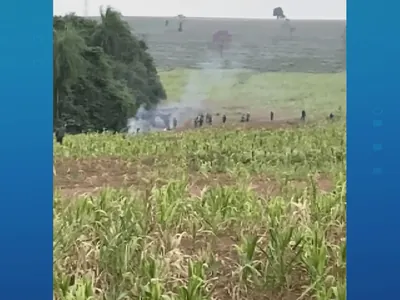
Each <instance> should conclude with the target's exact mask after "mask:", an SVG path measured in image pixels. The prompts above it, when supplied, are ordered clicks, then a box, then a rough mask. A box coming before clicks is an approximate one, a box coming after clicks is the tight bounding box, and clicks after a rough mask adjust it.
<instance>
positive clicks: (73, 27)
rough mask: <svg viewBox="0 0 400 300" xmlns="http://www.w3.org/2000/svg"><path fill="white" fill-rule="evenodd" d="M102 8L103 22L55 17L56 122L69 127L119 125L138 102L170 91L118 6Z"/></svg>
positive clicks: (148, 103)
mask: <svg viewBox="0 0 400 300" xmlns="http://www.w3.org/2000/svg"><path fill="white" fill-rule="evenodd" d="M100 13H101V20H100V23H98V22H96V21H94V20H89V19H86V18H82V17H78V16H76V15H73V14H71V15H66V16H63V17H59V16H55V17H54V18H53V35H54V36H53V48H54V56H53V60H54V63H53V67H54V75H53V76H54V80H53V82H54V85H53V94H54V116H53V120H54V122H53V123H54V126H58V125H59V124H64V123H67V125H68V126H67V131H68V132H71V131H72V129H71V128H74V129H73V131H76V132H85V131H89V130H95V131H99V130H103V128H106V129H107V130H113V131H119V130H121V129H122V128H123V127H125V126H126V120H127V119H128V118H129V117H132V116H134V115H135V114H136V110H137V109H138V108H139V107H140V106H142V105H144V106H146V107H152V106H154V105H157V103H159V101H161V100H163V99H166V97H167V95H166V93H165V90H164V88H163V86H162V84H161V82H160V80H159V77H158V74H157V70H156V68H155V66H154V62H153V59H152V57H151V56H150V55H149V53H148V52H147V45H146V43H145V41H143V40H140V39H138V38H137V37H136V36H134V35H133V34H132V32H131V29H130V27H129V25H128V24H127V23H126V22H125V21H124V20H123V19H122V16H121V14H120V13H118V12H117V11H115V10H113V9H111V8H110V7H108V8H107V9H106V10H101V12H100Z"/></svg>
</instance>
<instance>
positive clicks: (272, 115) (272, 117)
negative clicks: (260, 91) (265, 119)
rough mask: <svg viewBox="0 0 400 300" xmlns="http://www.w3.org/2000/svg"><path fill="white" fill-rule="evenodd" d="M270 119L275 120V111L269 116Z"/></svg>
mask: <svg viewBox="0 0 400 300" xmlns="http://www.w3.org/2000/svg"><path fill="white" fill-rule="evenodd" d="M269 119H270V120H271V121H273V120H274V112H273V111H271V112H270V114H269Z"/></svg>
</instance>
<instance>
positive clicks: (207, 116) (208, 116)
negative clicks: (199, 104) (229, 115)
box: [206, 113, 212, 125]
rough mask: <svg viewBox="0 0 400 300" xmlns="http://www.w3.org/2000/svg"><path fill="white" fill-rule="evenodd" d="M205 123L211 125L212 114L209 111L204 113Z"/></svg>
mask: <svg viewBox="0 0 400 300" xmlns="http://www.w3.org/2000/svg"><path fill="white" fill-rule="evenodd" d="M206 123H207V124H209V125H212V116H211V114H209V113H207V114H206Z"/></svg>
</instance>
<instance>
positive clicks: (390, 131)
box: [347, 0, 400, 300]
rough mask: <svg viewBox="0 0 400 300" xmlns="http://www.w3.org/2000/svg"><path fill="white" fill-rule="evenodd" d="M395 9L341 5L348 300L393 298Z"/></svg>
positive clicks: (397, 108) (397, 199) (396, 262)
mask: <svg viewBox="0 0 400 300" xmlns="http://www.w3.org/2000/svg"><path fill="white" fill-rule="evenodd" d="M399 6H400V3H399V2H398V1H394V0H389V1H385V2H382V3H378V2H376V1H371V0H369V1H364V0H353V1H348V4H347V12H348V22H347V113H348V115H347V116H348V119H347V164H348V168H347V172H348V173H347V183H348V185H347V187H348V188H347V190H348V194H347V195H348V206H347V208H348V211H347V214H348V224H347V225H348V229H347V241H348V248H347V249H348V255H347V259H348V261H347V263H348V269H347V288H348V292H347V297H348V299H349V300H352V299H363V300H366V299H371V300H372V299H397V298H399V296H398V278H399V276H398V270H399V269H400V256H399V253H400V234H399V229H400V217H399V212H400V195H399V193H398V192H397V190H398V187H400V183H399V178H400V174H399V173H400V172H399V167H400V147H399V145H400V130H399V129H400V128H399V123H398V116H399V115H400V94H399V88H400V75H399V68H400V58H399V55H400V41H399V38H398V36H399V30H400V23H399V21H398V20H397V18H395V17H394V15H392V12H395V11H397V9H396V7H399Z"/></svg>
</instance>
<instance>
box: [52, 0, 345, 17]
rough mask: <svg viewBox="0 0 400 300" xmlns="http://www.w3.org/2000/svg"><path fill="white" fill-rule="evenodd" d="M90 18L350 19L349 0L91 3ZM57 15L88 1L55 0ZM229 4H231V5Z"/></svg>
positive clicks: (109, 0)
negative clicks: (278, 11) (104, 14)
mask: <svg viewBox="0 0 400 300" xmlns="http://www.w3.org/2000/svg"><path fill="white" fill-rule="evenodd" d="M87 1H88V4H89V5H88V12H89V15H90V16H97V15H99V7H100V6H102V5H103V6H104V7H106V6H112V7H113V8H115V9H117V10H119V11H120V12H122V14H123V15H125V16H176V15H177V14H183V15H185V16H187V17H226V18H272V9H273V8H274V7H277V6H281V7H282V8H283V10H284V12H285V14H286V15H287V16H288V18H290V19H346V0H301V1H300V0H229V1H227V0H145V1H143V0H141V1H132V0H87ZM53 3H54V14H56V15H64V14H66V13H70V12H75V13H76V14H78V15H83V14H84V11H85V10H84V7H85V4H84V3H85V0H54V2H53ZM227 3H229V4H227Z"/></svg>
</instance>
